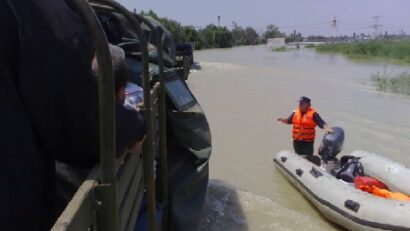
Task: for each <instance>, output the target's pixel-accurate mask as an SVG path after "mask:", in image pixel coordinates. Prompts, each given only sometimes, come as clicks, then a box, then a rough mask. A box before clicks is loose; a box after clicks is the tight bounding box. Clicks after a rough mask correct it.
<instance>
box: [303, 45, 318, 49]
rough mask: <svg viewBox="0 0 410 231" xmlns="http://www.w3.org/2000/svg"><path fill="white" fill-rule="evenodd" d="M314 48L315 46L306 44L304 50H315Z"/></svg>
mask: <svg viewBox="0 0 410 231" xmlns="http://www.w3.org/2000/svg"><path fill="white" fill-rule="evenodd" d="M315 47H316V46H315V44H306V45H305V48H309V49H311V48H315Z"/></svg>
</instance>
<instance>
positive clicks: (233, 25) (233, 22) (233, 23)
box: [232, 21, 238, 30]
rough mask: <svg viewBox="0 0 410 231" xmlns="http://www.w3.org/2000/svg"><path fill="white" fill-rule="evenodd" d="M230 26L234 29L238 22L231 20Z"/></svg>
mask: <svg viewBox="0 0 410 231" xmlns="http://www.w3.org/2000/svg"><path fill="white" fill-rule="evenodd" d="M232 27H233V29H234V30H235V29H236V28H237V27H238V23H236V22H235V21H232Z"/></svg>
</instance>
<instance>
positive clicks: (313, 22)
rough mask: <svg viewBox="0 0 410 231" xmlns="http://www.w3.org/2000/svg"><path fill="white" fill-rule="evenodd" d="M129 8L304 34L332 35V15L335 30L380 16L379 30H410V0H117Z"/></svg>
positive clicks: (354, 28) (364, 27) (356, 28)
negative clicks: (271, 26) (270, 25)
mask: <svg viewBox="0 0 410 231" xmlns="http://www.w3.org/2000/svg"><path fill="white" fill-rule="evenodd" d="M119 2H121V3H122V4H124V5H125V6H126V7H127V8H130V9H133V8H136V9H137V11H140V10H149V9H152V10H154V11H155V12H156V13H157V14H158V15H159V16H160V17H168V18H172V19H175V20H177V21H179V22H180V23H182V25H193V26H198V27H201V26H205V25H208V24H209V23H214V24H217V23H218V20H217V16H218V15H220V16H221V25H222V26H227V27H229V28H231V27H232V22H233V21H234V22H236V23H237V25H238V26H243V27H246V26H252V27H253V28H255V29H256V30H257V32H261V31H263V29H264V28H265V27H266V25H268V24H275V25H277V26H278V27H279V28H280V30H281V31H284V32H287V33H289V32H290V31H293V29H296V30H297V31H300V32H301V33H302V34H303V35H312V34H325V35H332V34H333V30H332V27H331V24H332V22H331V21H332V20H333V18H334V17H336V22H337V23H336V25H337V32H336V33H337V34H338V35H344V34H348V35H351V34H352V33H353V32H359V33H360V32H366V33H373V32H374V29H373V28H372V26H374V25H375V24H376V22H375V19H374V18H373V17H374V16H381V17H380V18H379V19H378V24H379V25H382V26H381V27H379V31H382V32H384V31H386V30H387V31H388V32H389V33H398V32H399V31H400V30H404V31H405V32H406V33H410V0H247V1H243V0H236V1H235V0H206V1H205V0H203V1H196V0H119Z"/></svg>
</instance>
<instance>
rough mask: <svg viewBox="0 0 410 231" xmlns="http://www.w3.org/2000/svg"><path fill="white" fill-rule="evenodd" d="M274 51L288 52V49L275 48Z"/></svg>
mask: <svg viewBox="0 0 410 231" xmlns="http://www.w3.org/2000/svg"><path fill="white" fill-rule="evenodd" d="M272 51H275V52H285V51H287V49H286V47H275V48H272Z"/></svg>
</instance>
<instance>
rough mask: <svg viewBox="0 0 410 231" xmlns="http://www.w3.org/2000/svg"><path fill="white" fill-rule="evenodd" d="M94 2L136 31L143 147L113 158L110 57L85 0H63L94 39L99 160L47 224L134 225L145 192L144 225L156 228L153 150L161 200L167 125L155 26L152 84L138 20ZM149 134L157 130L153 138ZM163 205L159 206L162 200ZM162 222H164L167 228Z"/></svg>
mask: <svg viewBox="0 0 410 231" xmlns="http://www.w3.org/2000/svg"><path fill="white" fill-rule="evenodd" d="M92 2H93V3H97V4H103V5H108V6H109V7H111V8H113V9H115V11H117V12H120V13H121V14H122V15H124V16H125V18H126V19H127V20H128V21H130V23H131V24H132V25H133V26H134V29H135V31H136V32H137V34H138V40H139V42H140V47H141V50H142V52H141V58H142V59H141V61H142V63H143V71H142V76H143V88H144V104H143V107H142V108H143V109H142V110H143V111H144V113H145V116H146V120H147V134H146V138H145V142H144V147H143V151H142V152H138V153H127V154H125V155H123V156H122V157H121V158H120V159H115V112H114V86H113V85H114V84H113V83H114V80H113V71H112V64H111V57H110V53H109V49H108V43H107V39H106V37H105V33H104V31H103V29H102V27H101V24H100V23H99V21H98V19H97V17H96V15H95V13H94V11H93V9H92V8H91V7H90V5H89V3H88V2H86V1H84V0H67V3H68V4H69V5H70V6H71V7H72V8H73V9H74V10H75V11H77V13H78V14H79V15H80V16H81V17H82V19H83V21H84V22H85V23H86V25H87V28H88V30H89V31H90V34H91V38H92V40H93V41H94V44H95V51H96V57H97V60H98V64H99V65H100V67H99V69H100V70H101V71H100V76H99V81H98V89H99V117H100V164H99V165H98V166H96V167H95V168H94V169H93V170H92V171H91V173H90V175H89V176H88V177H87V179H86V180H85V181H84V182H83V184H82V185H81V186H80V188H79V189H78V191H77V192H76V193H75V195H74V197H73V198H72V200H71V201H70V203H69V204H68V205H67V207H66V208H65V210H64V211H63V213H62V214H61V216H60V217H59V218H58V220H57V221H56V223H55V224H54V226H53V227H52V230H55V231H57V230H59V231H60V230H61V231H62V230H75V231H78V230H107V231H113V230H133V229H134V226H135V222H136V220H137V216H138V212H139V210H140V207H141V203H142V199H143V197H144V193H145V195H146V198H147V228H148V230H156V229H157V227H156V224H155V201H156V199H155V181H154V155H155V154H154V151H157V150H159V152H160V158H159V165H160V166H161V167H160V174H159V175H160V177H161V179H160V182H161V185H162V186H163V187H161V188H162V190H161V195H162V196H161V201H162V202H163V205H164V204H165V205H166V203H167V199H166V195H167V194H166V193H167V191H166V185H167V180H166V176H167V174H166V163H167V161H166V159H167V157H166V143H165V140H166V137H165V136H166V130H165V91H164V88H163V86H164V85H163V83H164V76H163V61H162V46H161V41H160V40H159V38H160V37H159V36H158V34H156V33H157V32H156V31H154V36H156V37H157V38H158V39H156V41H157V42H158V43H157V49H158V53H159V56H160V57H159V68H160V69H159V71H160V81H159V82H158V83H156V84H154V86H153V87H152V88H151V87H150V82H149V81H150V80H149V74H148V50H147V42H146V39H145V37H144V34H143V33H142V30H141V27H140V22H139V21H138V20H137V19H136V18H135V15H134V16H133V15H132V14H131V13H130V12H129V11H128V10H127V9H125V8H124V7H123V6H121V5H120V4H118V3H116V2H114V1H112V0H98V1H92ZM154 135H156V136H158V138H157V139H154ZM163 208H164V206H163ZM166 226H167V225H166V224H164V223H163V228H166Z"/></svg>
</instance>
